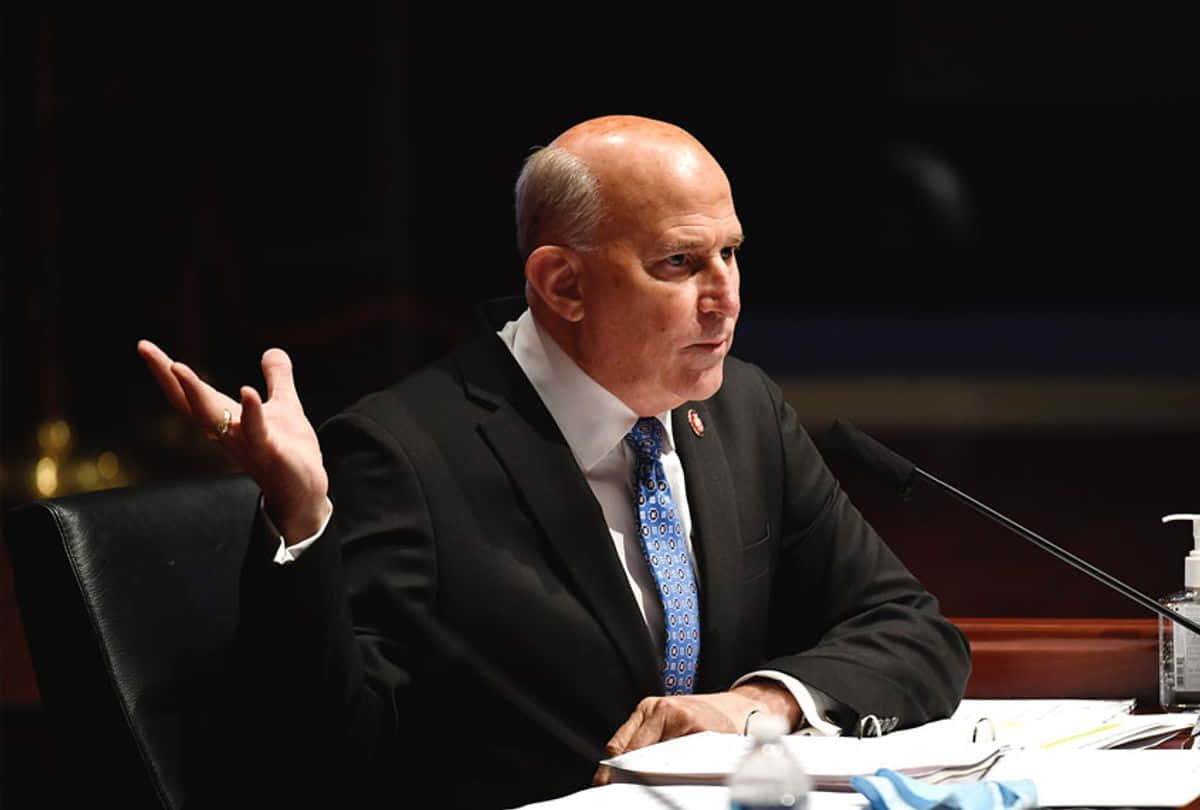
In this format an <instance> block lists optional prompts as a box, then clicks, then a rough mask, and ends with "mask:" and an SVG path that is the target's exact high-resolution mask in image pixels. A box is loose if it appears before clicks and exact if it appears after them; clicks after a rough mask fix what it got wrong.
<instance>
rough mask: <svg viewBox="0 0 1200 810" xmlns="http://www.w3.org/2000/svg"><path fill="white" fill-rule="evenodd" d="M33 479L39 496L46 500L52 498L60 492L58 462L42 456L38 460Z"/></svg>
mask: <svg viewBox="0 0 1200 810" xmlns="http://www.w3.org/2000/svg"><path fill="white" fill-rule="evenodd" d="M33 478H34V485H35V486H36V487H37V491H38V494H39V495H41V496H42V497H44V498H49V497H51V496H52V495H54V493H55V492H58V462H56V461H55V460H54V459H52V458H50V457H49V456H42V457H41V458H40V459H38V463H37V468H36V469H35V470H34V476H33Z"/></svg>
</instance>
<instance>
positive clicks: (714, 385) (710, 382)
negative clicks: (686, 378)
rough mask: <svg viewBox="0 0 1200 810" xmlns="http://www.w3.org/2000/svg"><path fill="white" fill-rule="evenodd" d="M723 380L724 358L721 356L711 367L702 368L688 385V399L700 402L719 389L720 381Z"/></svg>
mask: <svg viewBox="0 0 1200 810" xmlns="http://www.w3.org/2000/svg"><path fill="white" fill-rule="evenodd" d="M724 381H725V359H724V358H721V362H719V363H717V364H715V365H714V366H712V367H711V368H707V369H704V370H703V371H701V372H700V373H699V375H698V376H697V377H696V379H694V380H693V381H692V384H691V385H690V386H688V388H689V393H688V399H690V400H692V401H694V402H702V401H704V400H706V399H708V398H709V397H711V396H713V395H714V394H716V393H717V392H718V391H720V390H721V383H723V382H724Z"/></svg>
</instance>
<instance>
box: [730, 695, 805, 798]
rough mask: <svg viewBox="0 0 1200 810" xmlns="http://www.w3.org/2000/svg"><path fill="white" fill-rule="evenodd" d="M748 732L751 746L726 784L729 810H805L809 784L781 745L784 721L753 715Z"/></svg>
mask: <svg viewBox="0 0 1200 810" xmlns="http://www.w3.org/2000/svg"><path fill="white" fill-rule="evenodd" d="M748 731H749V733H750V736H751V737H752V738H753V740H754V742H753V745H752V746H751V748H750V751H749V752H748V753H747V754H746V756H745V757H743V758H742V761H741V762H740V763H739V764H738V767H737V770H735V771H734V772H733V773H732V774H730V776H729V778H728V779H727V780H726V781H725V784H726V785H727V786H728V787H729V807H730V810H807V808H808V791H809V790H810V789H811V787H812V780H811V779H809V777H808V774H807V773H806V772H805V770H804V768H803V767H802V766H801V765H800V763H799V762H797V761H796V759H795V757H793V756H792V755H791V754H790V753H788V750H787V748H786V747H785V746H784V744H783V735H785V734H786V733H787V731H788V724H787V720H786V719H785V718H783V717H779V716H777V715H772V714H756V715H754V716H753V717H752V718H751V722H750V728H749V729H748Z"/></svg>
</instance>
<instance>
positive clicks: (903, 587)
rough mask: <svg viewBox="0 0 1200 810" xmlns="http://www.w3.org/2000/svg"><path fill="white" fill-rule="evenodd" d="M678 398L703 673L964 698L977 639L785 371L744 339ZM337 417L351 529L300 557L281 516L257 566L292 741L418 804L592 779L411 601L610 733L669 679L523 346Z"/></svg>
mask: <svg viewBox="0 0 1200 810" xmlns="http://www.w3.org/2000/svg"><path fill="white" fill-rule="evenodd" d="M691 409H694V410H695V411H696V413H697V414H698V415H699V416H700V418H701V420H702V421H703V423H704V426H705V430H704V433H703V435H702V436H698V435H696V434H695V433H694V432H693V430H692V428H691V427H690V426H689V423H688V419H687V414H688V411H689V410H691ZM672 416H673V419H674V422H675V424H674V436H675V441H676V445H677V450H678V453H679V456H680V459H681V461H682V463H683V467H684V470H685V475H686V480H687V493H688V501H689V504H690V507H691V512H692V516H693V533H694V534H693V539H694V544H695V549H696V558H697V560H698V566H699V572H700V585H701V592H702V598H701V611H700V616H701V629H702V635H701V657H700V662H699V671H698V678H699V684H698V688H697V690H696V691H697V692H707V691H719V690H724V689H727V688H728V687H729V686H730V685H731V683H732V682H733V681H734V680H735V679H736V678H737V677H738V676H739V675H742V674H744V673H746V672H748V671H751V670H753V669H756V668H760V667H763V666H766V667H770V668H774V669H778V670H782V671H784V672H788V673H790V674H792V675H794V676H796V677H797V678H799V679H800V680H802V681H804V682H805V683H807V684H810V685H812V686H815V687H817V688H818V689H821V690H823V691H824V692H826V693H827V694H829V695H830V696H832V697H833V698H835V699H836V700H838V701H840V702H841V703H842V704H844V706H845V707H848V712H847V713H846V715H844V716H842V717H839V718H837V719H838V720H839V721H841V722H843V723H845V724H847V725H849V724H852V723H854V721H855V720H856V718H857V716H858V715H859V714H866V713H873V714H876V715H878V716H880V717H882V718H885V719H886V718H895V721H896V723H897V724H898V725H901V726H909V725H915V724H919V723H922V722H925V721H926V720H930V719H933V718H938V717H943V716H946V715H947V714H949V713H950V712H951V711H952V710H953V709H954V707H955V706H956V704H957V701H958V699H959V697H960V696H961V694H962V690H963V687H964V685H965V682H966V677H967V673H968V670H969V667H970V663H969V660H970V659H969V652H968V649H967V645H966V643H965V641H964V640H963V638H962V636H961V635H960V634H959V633H958V632H957V630H956V629H955V628H954V627H953V626H952V625H951V624H949V623H948V622H947V621H946V620H945V619H943V618H942V617H941V616H940V614H939V612H938V607H937V601H936V600H935V599H934V597H933V596H931V595H930V594H929V593H928V592H926V591H925V590H924V589H923V588H922V587H921V585H920V584H919V583H918V582H917V581H916V580H915V579H914V578H913V577H912V576H911V575H910V574H909V572H908V571H907V570H906V569H905V568H904V566H903V565H902V564H901V563H900V561H899V560H898V559H896V557H895V556H894V555H893V554H892V553H891V551H889V550H888V548H887V547H886V546H885V545H884V543H883V542H882V541H881V540H880V538H879V537H878V536H877V535H876V533H875V531H874V530H873V529H872V528H871V527H870V526H869V525H868V524H867V522H866V521H865V520H864V519H863V518H862V516H861V515H860V514H859V512H858V511H857V510H856V509H855V508H854V506H853V505H851V503H850V502H849V500H848V499H847V498H846V496H845V495H844V494H843V492H842V491H841V489H840V488H839V487H838V485H837V482H836V481H835V480H834V478H833V476H832V475H831V474H830V472H829V471H828V469H827V468H826V466H825V464H824V462H823V461H822V459H821V458H820V456H819V454H818V452H817V450H816V449H815V447H814V446H813V444H812V442H811V441H810V439H809V437H808V435H807V434H806V433H805V431H804V430H803V429H802V428H801V426H800V425H799V424H798V423H797V421H796V417H795V414H794V413H793V411H792V409H791V408H790V407H789V406H788V405H787V404H786V403H785V402H784V401H783V398H782V396H781V393H780V391H779V389H778V388H777V387H776V386H775V385H774V384H773V383H772V382H771V381H770V380H769V379H768V378H767V377H766V376H765V375H764V374H763V373H762V372H761V371H760V370H759V369H757V368H755V367H753V366H751V365H748V364H745V363H742V362H739V361H738V360H736V359H732V358H731V359H729V360H727V362H726V370H725V383H724V385H723V387H722V388H721V390H720V392H719V393H718V394H716V395H715V396H714V397H712V398H711V399H710V400H708V401H705V402H689V403H686V404H684V405H683V406H681V407H680V408H678V409H676V410H675V412H674V413H673V415H672ZM321 441H322V447H323V451H324V454H325V460H326V466H327V468H328V470H329V472H330V476H331V495H332V498H333V501H334V504H335V509H334V515H333V520H332V522H331V524H330V528H329V529H328V531H327V534H326V535H325V536H323V537H322V538H321V539H320V540H319V541H318V542H317V543H316V544H315V545H314V546H313V548H312V549H310V550H309V551H308V552H307V553H306V554H304V555H303V556H302V557H301V558H300V559H299V560H298V561H297V562H296V563H294V564H292V565H289V566H277V565H275V564H274V563H273V562H271V560H270V558H271V554H272V553H273V551H274V544H275V543H277V542H278V541H277V540H276V541H272V540H271V539H270V538H268V537H266V536H265V535H264V536H263V537H260V538H258V539H256V541H255V543H254V544H253V547H252V550H251V552H250V556H249V558H248V559H247V563H246V570H245V576H244V578H243V596H244V617H245V621H244V625H243V627H244V635H243V649H244V650H245V651H246V652H247V658H246V660H247V665H248V667H249V671H251V672H252V673H255V674H257V675H258V676H261V675H262V674H263V673H272V674H270V675H269V676H268V683H269V684H270V688H272V689H273V690H274V693H275V694H278V690H279V688H280V684H281V683H285V684H287V688H288V689H290V690H292V694H293V696H292V697H291V698H289V700H292V701H299V703H298V704H295V703H293V704H292V705H293V706H294V705H300V706H303V707H304V711H303V720H302V722H299V723H298V722H296V716H295V712H289V714H288V718H289V719H282V716H281V715H276V716H274V717H273V718H272V719H270V720H269V721H264V722H268V723H269V724H270V725H271V726H272V727H273V728H274V729H275V730H277V731H279V730H283V729H286V732H285V734H286V736H285V743H284V747H285V748H288V749H291V746H292V744H296V745H303V746H314V747H315V748H314V752H315V751H319V752H321V754H320V756H319V757H317V758H315V760H314V761H316V762H320V763H321V767H320V768H319V769H314V770H319V771H320V772H321V773H320V774H307V773H306V774H304V776H305V777H308V776H314V777H315V776H318V775H319V776H320V777H322V778H323V779H324V780H325V781H326V782H327V783H329V784H334V785H340V786H341V787H340V789H347V786H349V785H353V786H355V787H357V788H361V792H362V793H364V794H369V793H373V792H375V791H379V790H381V789H382V786H383V785H385V784H386V785H388V786H389V787H388V789H389V790H390V793H391V799H390V800H389V801H395V800H397V799H400V798H403V799H404V800H405V802H404V804H403V806H420V805H422V804H428V805H431V806H439V807H440V806H468V805H469V806H472V807H485V806H489V807H490V806H512V805H514V804H519V803H524V802H528V801H533V800H536V799H539V798H546V797H549V796H552V795H557V794H561V793H565V792H569V791H573V790H578V789H581V788H583V787H586V786H587V785H588V783H589V780H590V777H591V775H592V772H593V770H594V768H595V764H594V762H589V761H585V760H584V759H583V757H581V756H579V755H578V754H575V753H572V752H571V751H570V750H568V748H567V747H566V746H564V745H563V744H562V743H561V742H560V741H558V740H556V739H555V737H554V735H553V734H552V733H548V732H547V730H545V729H544V728H542V727H540V726H539V725H538V724H537V723H535V722H532V721H530V719H529V718H528V717H527V716H525V714H524V713H523V712H522V711H520V710H519V709H517V708H516V707H514V706H513V705H511V702H510V701H509V700H507V699H505V698H504V697H503V696H500V695H498V694H497V693H496V692H495V691H494V690H492V689H490V688H489V687H488V686H486V685H485V684H483V683H482V682H481V681H480V680H479V679H478V678H477V677H476V675H475V673H474V672H473V670H472V667H470V666H463V665H462V662H461V661H460V660H458V659H457V658H456V656H455V655H453V654H452V651H450V650H448V648H447V647H446V646H445V644H444V643H442V642H439V641H431V640H430V639H429V638H428V637H427V634H425V633H423V632H421V631H420V630H419V627H418V625H419V624H420V623H419V622H414V621H413V620H412V617H411V611H412V606H413V605H416V606H419V607H420V609H421V610H423V611H427V612H428V614H430V615H432V616H433V617H436V619H437V620H438V621H439V622H440V623H443V624H444V625H445V626H447V627H449V628H451V629H452V630H454V631H455V632H456V633H457V634H459V635H460V636H461V638H462V639H463V641H464V642H465V643H466V645H467V646H469V647H470V648H472V649H473V650H474V651H476V652H477V653H478V654H479V655H481V656H482V657H483V658H484V659H486V661H487V662H490V665H491V666H492V667H494V668H495V669H496V670H497V671H498V672H499V673H500V674H501V677H503V678H505V679H508V680H510V681H511V682H512V683H514V684H517V685H518V686H519V688H520V689H522V690H524V692H525V693H527V694H528V695H531V696H534V697H535V698H536V699H537V700H538V701H539V702H540V703H541V704H542V705H543V706H544V707H545V708H546V709H548V710H549V712H550V713H551V714H552V715H553V716H554V717H556V718H558V720H559V721H561V723H563V724H565V725H567V726H569V727H570V728H571V729H573V730H575V731H576V732H578V733H579V734H580V735H582V736H583V737H584V738H585V739H586V740H588V741H589V742H591V743H592V744H593V745H594V746H595V747H596V748H600V747H601V746H603V744H604V743H605V742H606V741H607V739H608V738H609V737H610V736H611V735H612V733H613V732H614V731H615V730H616V728H617V727H618V726H619V725H620V724H621V723H622V722H623V721H624V720H625V719H626V718H627V717H628V715H629V714H630V712H631V711H632V710H633V708H634V706H635V705H636V704H637V702H638V701H639V700H640V699H642V698H644V697H646V696H648V695H657V694H662V684H661V676H660V655H661V653H660V651H658V650H656V649H655V648H654V647H653V646H652V644H651V641H650V637H649V634H648V632H647V629H646V626H645V624H644V621H643V619H642V616H641V614H640V613H639V611H638V609H637V607H636V605H635V603H634V600H633V597H632V595H631V593H630V590H629V586H628V584H627V581H626V578H625V574H624V573H623V571H622V569H621V566H620V564H619V562H618V560H617V558H616V555H615V553H614V551H613V547H612V542H611V539H610V536H609V534H608V530H607V528H606V526H605V522H604V519H603V516H602V514H601V510H600V507H599V505H598V504H597V502H596V500H595V498H594V496H593V495H592V492H591V490H590V489H589V487H588V485H587V483H586V481H585V479H584V477H583V474H582V473H581V471H580V470H579V468H578V466H577V464H576V462H575V460H574V458H573V456H572V454H571V451H570V450H569V448H568V447H567V444H566V442H565V440H564V439H563V437H562V436H561V434H560V433H559V431H558V429H557V427H556V426H555V423H554V421H553V420H552V419H551V417H550V415H549V413H548V412H547V411H546V409H545V407H544V406H543V404H542V403H541V401H540V400H539V399H538V397H537V395H536V393H535V392H534V389H533V388H532V386H531V385H530V384H529V382H528V381H527V380H526V378H525V377H524V375H523V374H522V373H521V371H520V369H519V367H518V366H517V365H516V363H515V361H514V360H513V358H512V356H511V354H510V352H509V351H508V349H507V348H506V347H505V346H504V345H503V344H502V343H501V341H500V340H499V339H498V338H497V337H496V336H495V335H488V336H486V337H484V338H483V339H481V340H480V341H478V342H475V343H473V344H470V345H468V346H466V347H465V348H463V349H461V350H460V351H458V352H456V353H454V354H453V355H452V356H450V357H449V358H447V359H446V360H444V361H443V362H441V363H439V364H437V365H435V366H433V367H431V368H429V369H427V370H425V371H423V372H420V373H418V374H416V375H415V376H413V377H411V378H408V379H406V380H404V381H402V382H400V383H398V384H396V385H395V386H393V387H391V388H389V389H387V390H384V391H381V392H379V393H376V394H373V395H371V396H368V397H366V398H365V399H363V400H362V401H360V402H359V403H357V404H356V405H354V406H353V407H351V408H350V409H348V410H347V411H345V412H344V413H342V414H340V415H339V416H337V417H335V418H334V419H333V420H331V421H330V422H329V423H328V424H326V425H325V426H324V427H323V428H322V431H321ZM283 628H287V629H283ZM248 677H249V676H248ZM280 703H281V702H280V701H278V700H276V701H274V704H275V705H280ZM282 703H284V704H286V703H287V701H282ZM262 706H263V704H261V703H260V704H258V707H259V709H260V710H262ZM289 722H290V725H288V723H289ZM302 740H303V741H304V742H303V743H301V742H300V741H302ZM293 770H294V769H293ZM301 782H303V780H301ZM335 789H338V788H335ZM312 790H314V789H313V788H306V792H305V794H304V795H305V796H307V797H313V796H316V795H318V794H317V793H315V792H312Z"/></svg>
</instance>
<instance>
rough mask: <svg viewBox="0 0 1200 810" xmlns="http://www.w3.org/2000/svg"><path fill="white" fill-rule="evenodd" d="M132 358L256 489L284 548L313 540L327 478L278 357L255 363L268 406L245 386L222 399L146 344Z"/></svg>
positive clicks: (324, 510)
mask: <svg viewBox="0 0 1200 810" xmlns="http://www.w3.org/2000/svg"><path fill="white" fill-rule="evenodd" d="M137 348H138V354H140V355H141V356H142V359H143V360H145V361H146V365H147V366H148V367H149V369H150V373H151V374H153V375H154V379H155V380H156V381H157V382H158V385H159V387H160V388H161V389H162V390H163V393H164V394H166V397H167V399H168V400H169V401H170V402H171V404H172V405H173V406H174V407H175V408H176V409H177V410H178V411H179V412H180V413H182V414H183V415H184V416H186V417H188V418H189V419H190V420H191V421H192V422H194V423H195V424H196V425H197V426H198V427H199V428H200V429H201V430H203V431H204V432H205V433H206V434H207V435H208V436H209V437H211V438H213V439H214V440H216V441H217V442H218V443H219V444H220V445H221V447H222V449H224V450H225V452H226V453H228V454H229V456H230V457H231V458H233V460H234V461H236V462H237V463H238V464H239V465H240V466H241V468H242V469H243V470H245V471H246V472H247V473H248V474H249V475H250V476H251V477H252V478H253V479H254V480H255V481H256V482H257V483H258V485H259V487H261V488H262V491H263V495H264V497H265V499H266V507H267V513H268V514H269V515H270V516H271V519H272V520H273V521H274V522H275V525H276V526H277V527H278V528H279V530H280V531H281V532H283V536H284V538H285V539H286V542H288V543H289V544H291V543H297V542H299V541H301V540H303V539H305V538H306V537H309V536H311V535H313V534H315V533H316V532H317V531H318V530H319V529H320V527H321V524H322V522H324V520H325V517H326V516H327V514H328V511H329V505H328V501H327V497H326V496H327V493H328V489H329V477H328V476H327V475H326V473H325V467H324V464H323V462H322V459H321V446H320V444H319V443H318V442H317V434H316V431H315V430H313V426H312V424H311V423H310V422H309V421H308V417H306V416H305V415H304V408H303V407H302V406H301V405H300V396H299V394H297V393H296V384H295V380H294V379H293V377H292V361H291V360H290V359H289V358H288V356H287V353H286V352H284V351H283V350H282V349H268V350H267V351H266V352H265V353H264V354H263V357H262V369H263V377H264V378H265V379H266V383H267V401H266V402H263V400H262V398H261V397H259V395H258V391H256V390H255V389H254V388H252V387H250V386H248V385H245V386H242V388H241V390H240V391H239V397H240V399H237V400H235V399H233V398H231V397H228V396H226V395H225V394H222V393H221V392H220V391H218V390H216V389H215V388H213V387H212V386H211V385H209V384H208V383H206V382H204V381H203V380H201V379H200V378H199V377H198V376H196V373H195V372H194V371H192V370H191V369H190V368H188V367H187V366H186V365H184V364H183V363H180V362H176V361H173V360H171V358H170V357H168V356H167V354H166V353H165V352H164V351H163V350H162V349H160V348H159V347H158V346H155V345H154V344H153V343H151V342H150V341H148V340H142V341H138V346H137Z"/></svg>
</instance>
